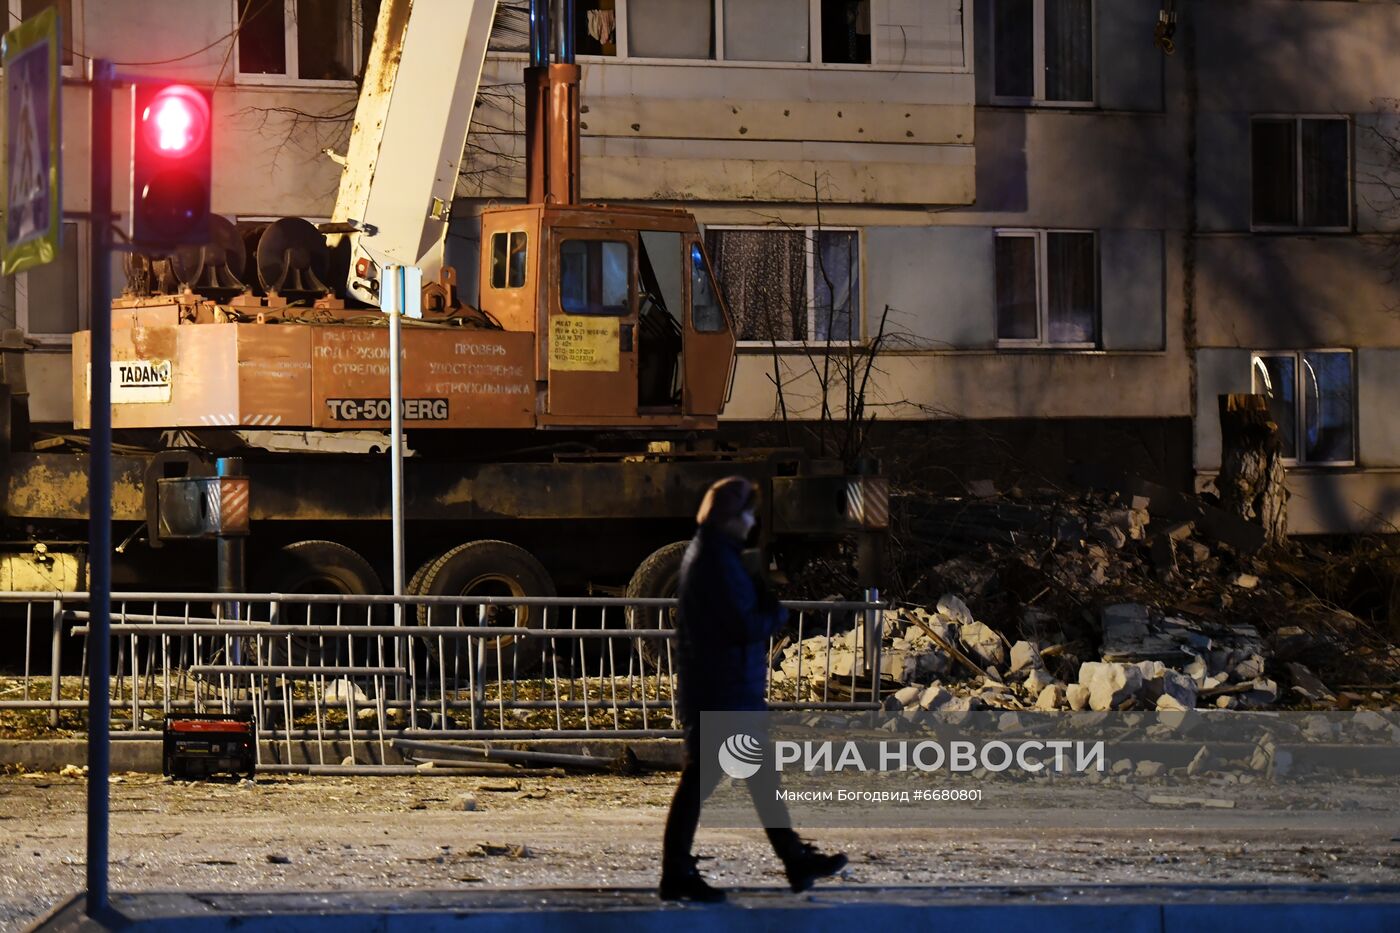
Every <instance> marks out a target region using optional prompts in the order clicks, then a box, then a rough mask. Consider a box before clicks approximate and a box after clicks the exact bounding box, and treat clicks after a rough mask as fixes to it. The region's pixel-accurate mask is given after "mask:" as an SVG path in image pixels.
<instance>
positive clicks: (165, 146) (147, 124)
mask: <svg viewBox="0 0 1400 933" xmlns="http://www.w3.org/2000/svg"><path fill="white" fill-rule="evenodd" d="M139 119H140V122H141V130H140V131H141V133H142V134H143V135H144V136H145V140H144V141H145V144H146V147H147V149H148V150H149V151H150V152H153V153H156V154H158V155H163V156H166V157H167V158H172V159H178V158H181V157H183V156H185V155H188V154H189V153H191V152H193V151H194V150H196V149H198V148H199V147H200V145H201V144H202V143H203V142H204V137H205V136H206V135H208V133H209V103H208V101H207V100H206V99H205V97H204V95H203V94H201V93H199V92H198V91H196V90H195V89H194V88H192V87H188V86H186V85H183V84H172V85H170V86H169V87H164V88H161V89H160V90H159V91H157V92H156V94H155V95H154V96H153V97H152V98H151V100H150V102H149V103H148V104H147V105H146V107H145V109H144V110H143V111H142V112H141V114H140V117H139Z"/></svg>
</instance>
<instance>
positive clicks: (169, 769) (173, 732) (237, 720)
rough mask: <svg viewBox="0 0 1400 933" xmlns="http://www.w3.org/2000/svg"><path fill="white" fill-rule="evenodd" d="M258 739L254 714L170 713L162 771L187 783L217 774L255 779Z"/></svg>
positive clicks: (166, 719) (167, 720) (166, 727)
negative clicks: (255, 748) (254, 743)
mask: <svg viewBox="0 0 1400 933" xmlns="http://www.w3.org/2000/svg"><path fill="white" fill-rule="evenodd" d="M256 737H257V729H256V728H255V727H254V725H253V717H252V715H251V714H249V715H230V714H227V713H170V714H168V715H167V716H166V717H165V733H164V754H163V755H162V767H161V770H162V772H163V773H164V774H166V775H167V776H169V777H174V778H182V779H185V780H194V779H199V778H206V777H209V776H211V775H215V774H241V775H244V776H245V777H248V778H252V776H253V773H254V770H255V768H256V757H257V756H256V755H255V754H254V749H253V742H254V741H256Z"/></svg>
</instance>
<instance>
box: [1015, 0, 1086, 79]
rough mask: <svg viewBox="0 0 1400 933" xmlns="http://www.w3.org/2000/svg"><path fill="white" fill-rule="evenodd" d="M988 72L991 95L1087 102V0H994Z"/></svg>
mask: <svg viewBox="0 0 1400 933" xmlns="http://www.w3.org/2000/svg"><path fill="white" fill-rule="evenodd" d="M992 68H993V77H992V86H993V93H994V95H995V96H997V97H1001V98H1010V99H1013V100H1023V101H1027V102H1030V101H1044V102H1046V103H1088V102H1091V101H1092V100H1093V99H1094V4H1093V0H994V7H993V11H992Z"/></svg>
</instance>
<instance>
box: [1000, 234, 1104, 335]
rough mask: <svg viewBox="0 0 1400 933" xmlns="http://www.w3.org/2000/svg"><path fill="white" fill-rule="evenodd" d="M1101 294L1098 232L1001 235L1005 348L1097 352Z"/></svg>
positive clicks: (1001, 291) (1001, 333)
mask: <svg viewBox="0 0 1400 933" xmlns="http://www.w3.org/2000/svg"><path fill="white" fill-rule="evenodd" d="M1098 292H1099V274H1098V249H1097V245H1096V243H1095V237H1094V234H1093V233H1091V232H1088V231H1083V230H999V231H997V236H996V302H997V339H998V340H999V341H1001V342H1002V343H1003V344H1008V345H1013V346H1014V345H1026V346H1073V347H1092V346H1093V345H1094V343H1095V341H1096V340H1097V339H1098V330H1099V328H1098V322H1099V300H1098Z"/></svg>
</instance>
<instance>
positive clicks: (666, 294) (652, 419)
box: [479, 204, 735, 428]
mask: <svg viewBox="0 0 1400 933" xmlns="http://www.w3.org/2000/svg"><path fill="white" fill-rule="evenodd" d="M479 282H480V289H481V291H480V299H479V306H480V309H481V310H482V311H484V312H485V313H486V314H487V315H488V316H489V317H490V318H492V319H493V320H494V321H495V322H496V323H497V324H499V325H500V326H501V327H502V328H503V329H504V330H506V331H517V332H518V331H525V332H530V333H533V334H534V335H535V338H536V339H535V343H534V366H535V379H536V382H537V384H539V385H541V386H543V387H544V392H543V394H542V396H541V397H540V398H539V399H538V400H537V405H538V408H537V412H536V419H537V424H538V425H539V426H540V427H563V426H583V425H587V426H618V427H662V428H664V427H674V428H706V427H713V426H714V425H715V423H716V421H717V418H718V415H719V412H720V410H721V409H722V408H723V406H724V402H725V398H726V396H727V394H728V389H729V384H730V379H731V376H732V373H733V368H734V347H735V337H734V329H733V326H732V325H731V323H730V320H729V316H728V313H727V312H726V310H725V307H724V303H723V301H722V300H721V298H720V294H719V289H718V288H717V287H716V285H715V281H714V276H713V273H712V270H711V268H710V264H709V259H708V257H707V256H706V254H705V247H704V241H703V239H702V238H701V236H700V230H699V227H698V226H697V225H696V222H695V218H694V217H692V216H691V215H690V214H689V213H687V212H685V211H682V210H670V209H657V208H636V207H619V206H611V205H607V206H604V205H582V204H578V205H567V206H555V205H540V204H535V205H526V206H522V207H511V208H499V209H493V210H489V211H487V212H485V213H484V214H483V216H482V230H481V272H480V279H479Z"/></svg>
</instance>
